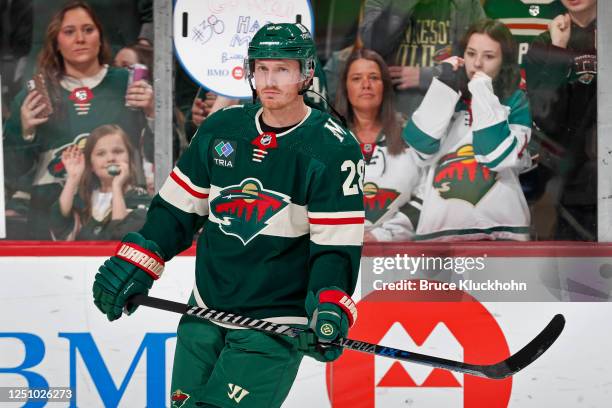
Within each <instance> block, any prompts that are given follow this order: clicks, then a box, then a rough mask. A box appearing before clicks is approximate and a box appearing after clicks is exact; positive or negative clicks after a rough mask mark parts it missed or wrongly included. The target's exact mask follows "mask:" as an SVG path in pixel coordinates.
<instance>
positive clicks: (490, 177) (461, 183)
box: [433, 144, 497, 206]
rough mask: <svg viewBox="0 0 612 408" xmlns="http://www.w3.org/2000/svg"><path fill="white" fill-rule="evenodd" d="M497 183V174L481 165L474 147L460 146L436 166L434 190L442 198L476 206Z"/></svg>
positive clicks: (468, 145)
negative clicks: (475, 154)
mask: <svg viewBox="0 0 612 408" xmlns="http://www.w3.org/2000/svg"><path fill="white" fill-rule="evenodd" d="M496 182H497V173H496V172H494V171H492V170H490V169H489V168H488V167H486V166H483V165H482V164H480V163H478V162H477V161H476V159H475V158H474V147H473V146H472V145H470V144H467V145H463V146H460V147H459V148H458V149H457V150H456V151H455V152H453V153H449V154H447V155H444V156H443V157H442V158H441V159H440V160H439V161H438V163H437V165H436V170H435V174H434V180H433V187H434V188H435V189H436V190H438V193H439V194H440V197H442V198H444V199H446V200H448V199H450V198H457V199H460V200H463V201H467V202H468V203H470V204H472V205H474V206H476V205H477V204H478V202H479V201H480V200H481V199H482V197H484V196H485V195H486V194H487V193H488V192H489V190H491V188H492V187H493V185H494V184H495V183H496Z"/></svg>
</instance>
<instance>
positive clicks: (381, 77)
mask: <svg viewBox="0 0 612 408" xmlns="http://www.w3.org/2000/svg"><path fill="white" fill-rule="evenodd" d="M393 98H394V97H393V87H392V82H391V76H390V75H389V70H388V68H387V65H386V64H385V62H384V61H383V59H382V58H381V57H380V55H378V54H377V53H376V52H374V51H371V50H367V49H357V50H355V51H353V53H352V54H351V55H350V56H349V58H348V60H347V62H346V68H345V70H344V72H343V74H342V80H341V81H340V85H339V87H338V92H337V94H336V105H337V107H338V111H339V112H340V113H341V114H342V115H343V116H345V117H346V118H347V120H348V127H349V129H350V130H351V131H352V132H353V133H354V134H355V135H356V137H357V139H358V140H359V143H360V144H361V150H362V153H363V156H364V159H365V163H366V165H365V174H364V175H363V195H364V206H365V215H366V223H365V227H366V232H365V235H364V241H406V240H411V239H412V238H413V236H414V231H415V228H416V224H417V220H418V216H419V208H420V199H418V198H416V197H413V195H414V192H415V189H416V187H417V185H418V183H419V181H420V178H421V173H422V172H421V170H420V169H419V167H418V166H417V165H416V164H415V161H414V158H413V157H412V156H411V155H410V154H409V149H408V146H406V144H405V143H404V141H403V140H402V137H401V125H402V122H403V121H402V120H401V118H400V117H399V116H398V114H397V113H396V111H395V108H394V102H393Z"/></svg>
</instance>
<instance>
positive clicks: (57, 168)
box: [47, 133, 89, 177]
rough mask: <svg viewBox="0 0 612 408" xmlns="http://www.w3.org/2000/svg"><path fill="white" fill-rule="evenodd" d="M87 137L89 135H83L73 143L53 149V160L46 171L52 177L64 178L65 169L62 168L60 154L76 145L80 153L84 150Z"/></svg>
mask: <svg viewBox="0 0 612 408" xmlns="http://www.w3.org/2000/svg"><path fill="white" fill-rule="evenodd" d="M88 137H89V133H83V134H80V135H78V136H77V137H75V138H74V142H73V143H68V144H66V145H64V146H61V147H60V148H58V149H55V151H54V152H53V158H52V159H51V161H50V162H49V164H48V165H47V170H48V171H49V174H51V175H52V176H53V177H64V175H65V174H66V169H65V168H64V163H62V153H64V150H66V149H67V148H69V147H70V146H73V145H77V146H79V147H80V148H81V151H83V150H84V149H85V143H87V138H88Z"/></svg>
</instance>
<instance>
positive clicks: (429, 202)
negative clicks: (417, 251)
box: [403, 79, 531, 241]
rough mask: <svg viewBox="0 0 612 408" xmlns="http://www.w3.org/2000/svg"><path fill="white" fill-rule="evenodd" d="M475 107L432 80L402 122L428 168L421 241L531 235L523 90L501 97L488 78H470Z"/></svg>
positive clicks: (419, 233)
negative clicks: (524, 186)
mask: <svg viewBox="0 0 612 408" xmlns="http://www.w3.org/2000/svg"><path fill="white" fill-rule="evenodd" d="M468 86H469V90H470V92H471V94H472V99H471V106H467V105H466V103H465V102H463V101H460V100H459V93H458V92H455V91H453V90H452V89H451V88H450V87H448V86H447V85H445V84H444V83H443V82H441V81H439V80H438V79H434V81H433V82H432V84H431V87H430V88H429V91H427V94H426V95H425V99H423V102H422V103H421V106H420V107H419V109H417V111H416V112H415V113H414V115H413V117H412V119H411V120H410V121H409V122H408V125H407V126H406V127H405V128H404V133H403V136H404V139H405V140H406V142H407V143H408V144H409V145H410V146H411V147H412V148H413V149H410V151H411V152H412V153H413V156H414V158H415V160H416V161H417V164H418V165H420V166H423V167H426V166H429V170H428V175H427V181H426V184H425V192H424V196H423V208H422V210H421V215H420V218H419V224H418V227H417V235H416V239H417V240H437V241H453V240H455V241H457V240H488V239H502V240H521V241H524V240H527V239H528V238H529V234H528V232H529V223H530V218H529V217H530V216H529V209H528V207H527V203H526V201H525V196H524V195H523V192H522V190H521V186H520V183H519V180H518V173H519V172H520V171H521V170H524V169H525V168H528V167H529V165H530V164H531V158H530V157H529V155H528V154H524V153H525V148H526V146H527V144H528V143H529V139H530V137H531V114H530V110H529V103H528V101H527V97H526V96H525V93H524V92H523V91H520V90H517V91H515V92H514V94H512V95H511V96H510V97H509V98H507V99H506V100H503V101H500V100H499V98H498V97H497V96H496V95H495V94H494V93H493V89H492V85H491V82H490V81H489V80H486V79H477V80H472V81H470V83H469V85H468Z"/></svg>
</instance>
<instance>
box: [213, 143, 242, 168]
mask: <svg viewBox="0 0 612 408" xmlns="http://www.w3.org/2000/svg"><path fill="white" fill-rule="evenodd" d="M212 145H213V161H214V163H215V164H216V165H217V166H221V167H227V168H234V161H235V158H236V149H237V148H236V142H232V141H225V140H222V139H216V140H215V141H214V142H213V144H212Z"/></svg>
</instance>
